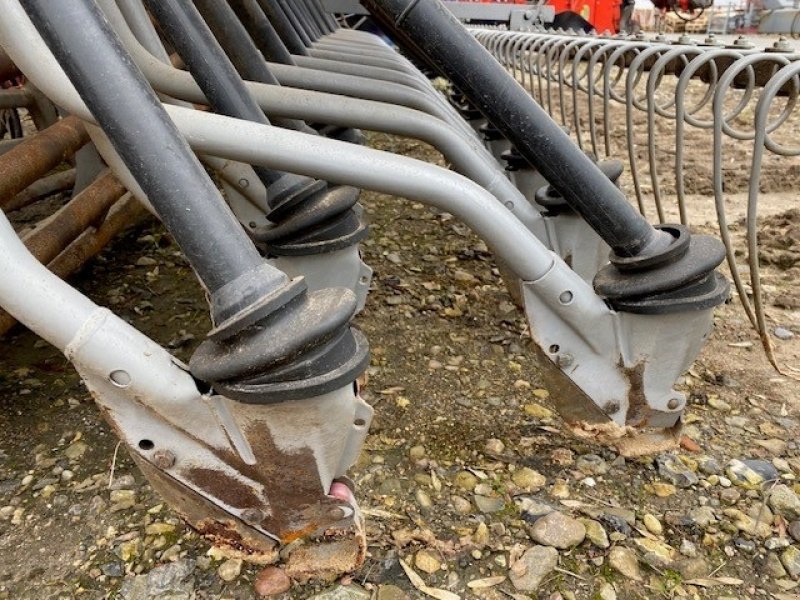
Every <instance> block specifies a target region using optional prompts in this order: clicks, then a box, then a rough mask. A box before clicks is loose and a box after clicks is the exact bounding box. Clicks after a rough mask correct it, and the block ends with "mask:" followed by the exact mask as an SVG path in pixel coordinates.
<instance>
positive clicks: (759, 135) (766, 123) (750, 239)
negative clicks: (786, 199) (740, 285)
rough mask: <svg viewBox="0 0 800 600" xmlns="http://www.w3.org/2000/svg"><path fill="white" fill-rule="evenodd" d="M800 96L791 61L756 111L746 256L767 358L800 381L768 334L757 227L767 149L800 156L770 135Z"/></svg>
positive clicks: (799, 68) (797, 65) (797, 67)
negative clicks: (775, 109)
mask: <svg viewBox="0 0 800 600" xmlns="http://www.w3.org/2000/svg"><path fill="white" fill-rule="evenodd" d="M790 81H791V83H792V87H791V95H790V96H789V98H788V100H787V101H786V106H785V107H784V109H783V110H782V111H781V113H780V115H779V116H778V118H777V119H775V120H773V121H770V120H769V119H770V109H771V107H772V104H773V102H774V101H775V98H776V97H777V95H778V92H779V91H781V90H782V89H783V88H784V86H785V85H786V84H787V83H789V82H790ZM798 93H800V62H796V61H795V62H791V63H789V64H786V65H784V66H783V67H781V68H780V69H779V70H778V71H777V72H776V73H775V74H774V75H773V76H772V77H771V78H770V80H769V82H768V83H767V84H766V85H765V86H764V89H763V90H762V93H761V97H760V98H759V99H758V102H757V104H756V110H755V124H754V130H755V133H756V134H755V137H754V138H753V159H752V166H751V168H752V173H753V176H752V177H751V178H750V185H749V188H748V197H747V255H748V264H749V267H750V282H751V287H752V289H753V306H754V310H755V313H756V319H757V322H758V327H757V331H758V332H759V335H760V337H761V343H762V345H763V346H764V350H765V352H766V353H767V357H768V358H769V360H770V362H771V363H772V365H773V367H775V369H776V370H777V371H778V372H779V373H782V374H784V375H789V376H790V377H792V378H793V379H795V380H800V378H798V377H797V376H795V375H792V374H789V373H786V372H785V371H784V370H782V369H781V367H780V366H779V364H778V360H777V358H776V357H775V351H774V347H773V345H772V339H771V338H770V337H769V333H768V332H767V324H766V313H765V309H764V299H763V293H762V288H761V273H760V269H759V258H758V230H757V228H756V224H757V217H758V194H759V184H760V179H761V162H762V157H763V154H764V150H765V149H767V150H769V151H770V152H774V153H777V154H780V155H782V156H800V146H796V147H790V146H783V145H781V144H778V143H777V142H775V141H774V140H772V139H771V134H772V133H773V132H774V131H775V130H776V129H777V127H779V126H780V124H782V123H784V122H785V121H786V120H787V119H788V118H789V116H790V114H791V113H792V112H793V111H794V107H795V106H796V104H797V96H798Z"/></svg>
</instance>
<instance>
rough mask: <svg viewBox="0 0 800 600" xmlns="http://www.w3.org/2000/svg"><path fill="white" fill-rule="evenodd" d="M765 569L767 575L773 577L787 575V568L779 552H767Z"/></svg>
mask: <svg viewBox="0 0 800 600" xmlns="http://www.w3.org/2000/svg"><path fill="white" fill-rule="evenodd" d="M764 571H766V573H767V575H769V576H770V577H773V578H774V579H780V578H782V577H786V569H785V568H784V567H783V563H782V562H781V559H780V558H779V557H778V555H777V554H773V553H772V552H770V553H769V554H767V560H766V562H765V564H764Z"/></svg>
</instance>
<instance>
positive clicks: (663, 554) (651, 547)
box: [633, 538, 675, 568]
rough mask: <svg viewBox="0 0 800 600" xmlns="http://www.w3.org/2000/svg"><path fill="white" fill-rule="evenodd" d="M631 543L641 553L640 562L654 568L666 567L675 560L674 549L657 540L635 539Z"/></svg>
mask: <svg viewBox="0 0 800 600" xmlns="http://www.w3.org/2000/svg"><path fill="white" fill-rule="evenodd" d="M633 543H634V544H636V547H637V548H639V551H640V552H641V553H642V560H643V561H644V562H646V563H647V564H649V565H652V566H654V567H656V568H664V567H668V566H670V565H671V564H672V561H673V560H674V559H675V549H674V548H673V547H672V546H670V545H668V544H665V543H663V542H659V541H658V540H651V539H649V538H636V539H634V540H633Z"/></svg>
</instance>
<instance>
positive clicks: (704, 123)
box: [475, 29, 800, 368]
mask: <svg viewBox="0 0 800 600" xmlns="http://www.w3.org/2000/svg"><path fill="white" fill-rule="evenodd" d="M475 35H476V37H477V39H478V40H480V41H481V42H482V43H483V45H484V46H485V47H486V48H487V49H488V50H489V51H490V52H491V53H492V54H493V55H494V56H495V57H496V58H497V59H498V61H500V62H501V63H502V64H503V65H505V66H506V67H507V68H509V70H511V72H512V73H514V75H515V76H516V77H517V78H518V79H519V81H520V82H521V84H522V85H523V87H525V88H526V89H527V90H529V92H530V93H531V95H532V96H533V97H534V98H536V100H537V101H539V103H540V104H541V105H542V106H543V107H544V108H545V109H546V110H547V111H548V112H549V113H550V115H551V116H553V117H554V118H557V119H558V120H560V122H561V123H562V125H564V126H565V127H568V128H569V129H571V131H572V133H573V134H574V137H575V140H576V142H577V143H578V145H579V146H580V147H581V148H582V149H583V150H584V151H587V152H588V151H591V152H592V153H594V154H595V155H596V156H597V157H598V158H599V157H600V154H601V152H602V154H603V156H605V157H609V156H611V155H612V153H614V152H620V150H621V149H620V148H616V149H615V148H614V147H613V144H612V137H616V136H614V135H613V133H614V123H613V122H612V118H613V117H612V108H611V106H612V103H614V104H618V105H622V106H623V107H624V108H625V126H624V133H617V135H622V136H624V139H625V144H626V146H627V159H628V164H629V171H630V174H631V180H632V182H633V188H634V193H635V196H636V201H637V204H638V207H639V210H640V212H641V213H642V214H644V215H646V203H649V202H650V201H651V200H652V206H653V207H654V208H655V211H656V216H657V218H658V220H659V221H660V222H661V223H664V222H665V221H666V220H667V219H668V213H667V210H666V207H665V201H666V196H665V193H664V189H663V186H664V183H663V182H664V179H662V176H663V175H664V174H663V173H660V172H659V171H660V170H661V171H663V168H664V164H665V162H664V161H663V160H662V157H663V155H664V154H666V153H672V152H673V149H672V148H669V147H667V146H665V140H666V138H665V136H664V133H663V132H664V125H665V124H672V126H673V127H674V181H675V200H674V201H675V203H676V205H677V210H678V216H679V219H680V222H681V223H682V224H684V225H688V224H689V221H690V216H689V214H690V211H689V210H688V208H687V198H686V195H687V192H686V167H685V165H684V159H685V157H686V150H685V149H686V145H687V142H688V137H687V131H688V128H694V129H696V130H707V131H709V134H708V137H709V138H710V141H711V154H712V156H711V162H712V181H711V182H710V183H711V187H712V189H713V195H714V206H715V210H716V214H717V221H718V225H719V231H720V236H721V238H722V241H723V242H724V244H725V248H726V253H727V259H728V265H729V268H730V271H731V277H732V279H733V282H734V286H735V288H736V291H737V293H738V295H739V298H740V301H741V304H742V306H743V308H744V311H745V313H746V314H747V317H748V319H749V320H750V322H751V323H752V325H753V327H754V328H755V329H756V331H757V332H758V334H759V336H760V338H761V340H762V344H763V345H764V348H765V350H766V352H767V356H768V358H769V359H770V361H771V362H772V363H773V365H775V366H776V368H777V367H778V365H777V361H776V359H775V357H774V352H773V349H772V346H771V342H770V338H769V335H768V333H767V326H766V316H765V312H764V297H763V287H762V284H761V275H760V272H759V258H758V234H757V229H756V225H757V217H758V198H759V184H760V181H761V171H762V165H763V162H764V157H765V156H769V155H774V156H782V157H797V156H800V146H787V145H785V144H782V143H781V142H779V141H777V140H776V139H775V137H774V134H775V132H776V131H778V130H779V129H780V128H781V127H782V126H783V125H785V124H787V123H789V125H788V126H796V124H797V121H796V120H795V121H793V120H792V117H793V116H794V117H795V118H797V115H793V113H794V108H795V106H796V104H797V100H798V95H800V60H798V59H800V54H791V53H786V52H774V51H773V52H769V51H764V52H762V51H756V50H753V49H752V48H750V47H748V46H747V45H745V44H734V45H733V46H722V45H721V44H718V43H716V42H715V41H714V40H713V39H708V40H706V41H705V43H704V44H700V45H698V44H695V43H694V42H692V41H691V40H686V39H681V40H679V41H678V42H676V43H669V42H668V41H667V40H665V39H664V38H662V37H657V38H656V39H654V40H644V39H643V38H642V37H641V36H637V37H633V38H631V37H624V36H614V37H609V36H596V35H585V34H575V33H573V32H563V31H545V30H536V31H530V32H509V31H504V30H497V29H495V30H485V29H481V30H475ZM770 70H771V73H772V75H771V76H770V77H768V78H767V79H766V80H764V76H763V75H764V73H767V74H769V72H770ZM759 74H760V75H761V77H759ZM692 81H694V82H695V83H696V84H697V82H698V81H702V83H701V84H699V85H703V86H705V89H702V90H701V91H700V95H699V97H698V95H696V94H695V95H692V94H689V93H688V92H689V90H690V84H691V82H692ZM554 88H555V89H554ZM778 99H780V102H783V104H782V105H781V106H777V107H776V104H777V102H778ZM598 101H599V102H600V103H601V107H602V108H601V109H598V106H597V102H598ZM584 110H586V113H584V112H583V111H584ZM570 112H571V114H570ZM600 112H602V116H600ZM639 113H643V114H644V116H645V121H644V124H642V123H640V122H639V121H637V119H636V115H637V114H639ZM582 115H585V116H582ZM743 122H745V123H747V126H744V125H743V124H742V123H743ZM587 126H588V140H587V131H586V130H587ZM642 126H644V129H645V131H642V130H641V128H642ZM601 136H602V143H601V141H600V138H601ZM644 138H646V144H644V145H643V144H642V143H641V142H642V140H643V139H644ZM726 140H730V141H732V142H734V143H738V144H739V146H740V147H741V143H742V142H750V141H752V143H753V147H752V151H751V152H750V154H751V161H752V163H751V177H750V180H749V185H748V200H747V213H746V219H745V222H746V246H747V261H748V267H749V284H750V289H749V290H748V289H747V287H746V285H745V283H744V280H743V277H742V273H741V270H740V268H739V266H738V265H737V264H736V258H735V256H736V252H735V249H734V241H733V238H732V236H731V233H730V230H729V224H728V218H727V215H726V210H725V185H724V183H725V182H724V164H725V162H724V149H725V142H726ZM642 146H644V147H645V148H646V150H645V151H644V152H641V149H642ZM640 152H641V153H640ZM644 154H646V155H647V156H646V160H647V163H648V167H649V180H650V189H649V190H646V189H645V187H644V185H643V179H642V177H643V173H642V168H641V165H640V162H641V161H642V160H643V155H644ZM650 190H652V191H650ZM749 295H752V301H751V300H750V299H749Z"/></svg>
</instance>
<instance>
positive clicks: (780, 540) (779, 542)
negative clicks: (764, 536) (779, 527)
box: [764, 537, 790, 550]
mask: <svg viewBox="0 0 800 600" xmlns="http://www.w3.org/2000/svg"><path fill="white" fill-rule="evenodd" d="M789 544H790V542H789V540H788V539H787V538H785V537H771V538H769V539H768V540H767V541H766V542H764V548H766V549H767V550H783V549H784V548H787V547H788V546H789Z"/></svg>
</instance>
